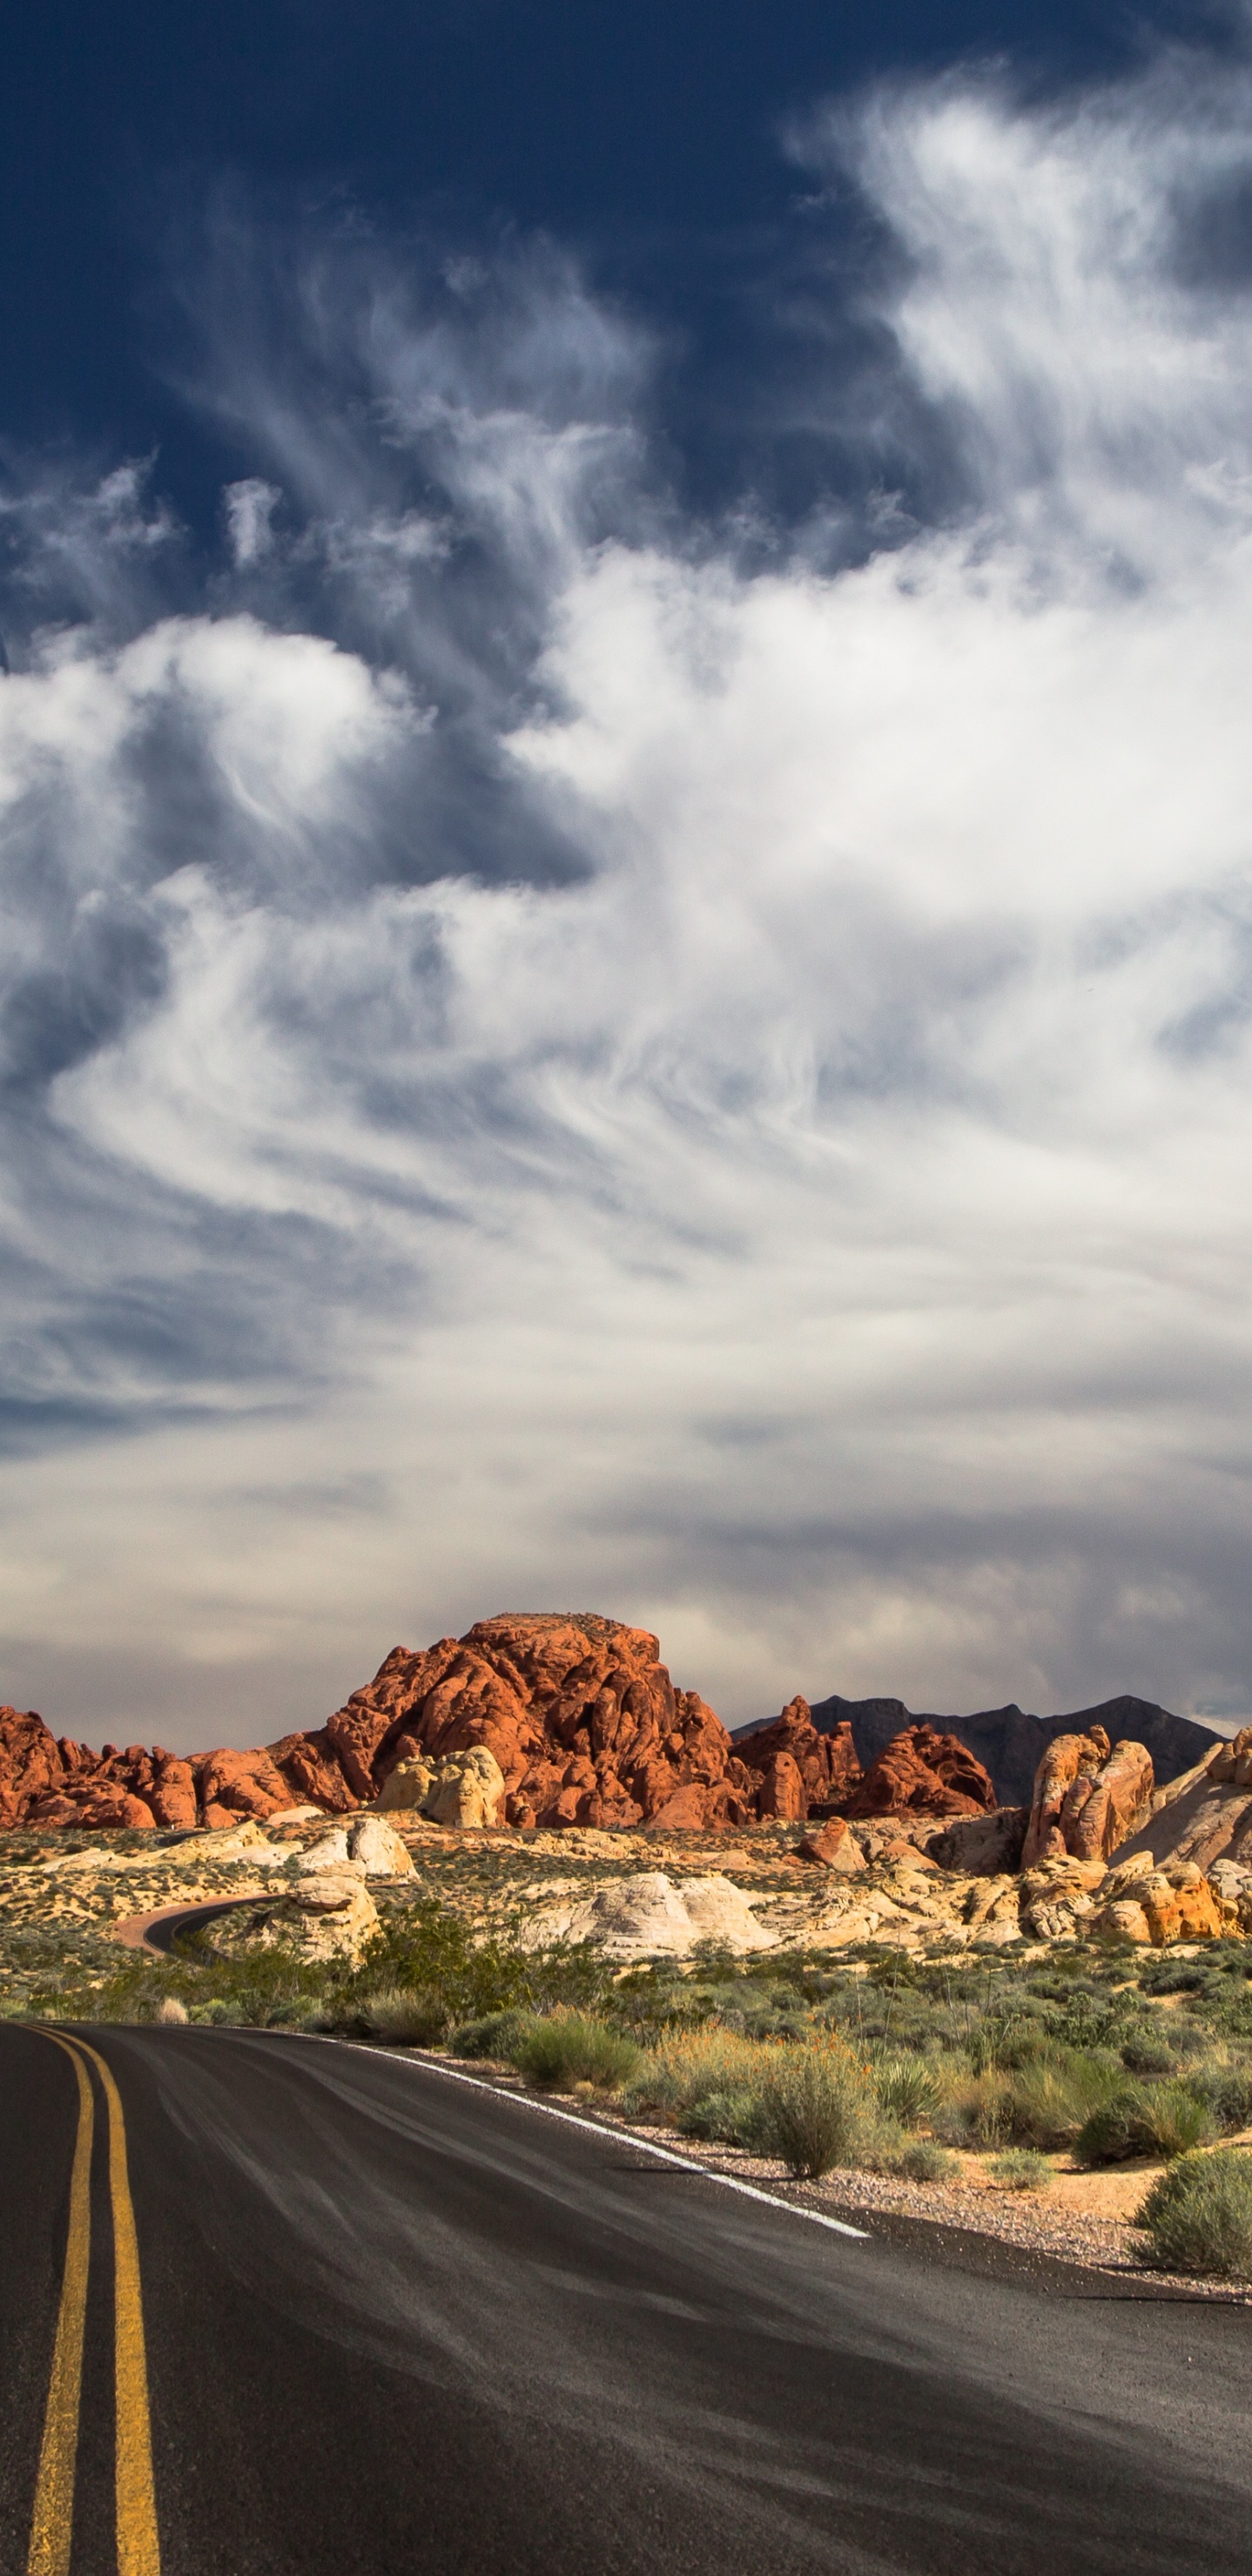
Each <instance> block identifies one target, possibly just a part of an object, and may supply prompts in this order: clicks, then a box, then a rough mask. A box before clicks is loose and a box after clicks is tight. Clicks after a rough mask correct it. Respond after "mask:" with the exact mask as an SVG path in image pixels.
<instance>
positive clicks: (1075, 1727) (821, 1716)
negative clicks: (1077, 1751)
mask: <svg viewBox="0 0 1252 2576" xmlns="http://www.w3.org/2000/svg"><path fill="white" fill-rule="evenodd" d="M845 1719H846V1720H847V1722H848V1724H849V1725H850V1726H851V1729H852V1741H853V1743H854V1745H855V1746H856V1752H857V1760H858V1761H859V1762H860V1764H861V1766H862V1769H863V1770H868V1769H869V1766H870V1763H871V1762H876V1761H877V1759H878V1756H879V1754H880V1753H882V1752H883V1751H885V1749H886V1747H887V1745H888V1744H890V1742H891V1740H892V1737H893V1736H896V1735H901V1734H903V1732H904V1729H905V1727H906V1726H933V1727H936V1728H937V1729H938V1730H939V1732H940V1734H942V1735H956V1736H959V1738H960V1740H961V1743H962V1744H965V1745H967V1746H968V1747H969V1750H970V1752H971V1753H974V1754H976V1755H977V1757H978V1760H979V1761H980V1762H982V1763H984V1764H985V1766H986V1768H987V1770H988V1771H989V1772H990V1773H991V1777H992V1779H993V1781H994V1782H995V1792H996V1796H997V1798H998V1799H999V1800H1000V1803H1001V1805H1002V1806H1005V1807H1025V1806H1028V1805H1029V1803H1030V1795H1031V1790H1032V1788H1033V1787H1034V1778H1035V1772H1036V1770H1037V1768H1038V1765H1039V1760H1040V1756H1041V1755H1042V1753H1043V1752H1044V1749H1045V1747H1046V1746H1047V1745H1049V1744H1050V1743H1051V1742H1052V1739H1053V1737H1054V1736H1056V1735H1086V1734H1087V1733H1088V1732H1089V1731H1090V1729H1091V1728H1092V1727H1093V1726H1102V1727H1103V1728H1104V1731H1105V1733H1106V1735H1107V1736H1108V1739H1109V1742H1110V1744H1120V1743H1121V1742H1122V1741H1123V1739H1124V1738H1125V1737H1126V1736H1130V1737H1132V1738H1133V1739H1134V1742H1135V1743H1136V1744H1146V1746H1147V1748H1148V1751H1149V1753H1150V1754H1151V1756H1152V1767H1153V1769H1154V1771H1155V1773H1156V1777H1157V1780H1158V1781H1163V1780H1176V1779H1177V1777H1178V1775H1179V1773H1180V1772H1181V1771H1190V1770H1191V1769H1192V1767H1193V1765H1194V1764H1195V1763H1197V1762H1200V1761H1202V1760H1203V1758H1204V1755H1205V1754H1206V1753H1208V1752H1210V1751H1211V1750H1212V1747H1213V1746H1214V1744H1216V1743H1217V1742H1218V1740H1219V1739H1218V1737H1217V1736H1216V1735H1215V1734H1214V1733H1213V1730H1212V1728H1211V1727H1207V1726H1204V1725H1202V1724H1201V1722H1200V1721H1199V1719H1197V1718H1193V1717H1175V1716H1174V1715H1173V1714H1172V1712H1171V1711H1170V1710H1169V1709H1167V1708H1157V1706H1156V1705H1155V1703H1154V1702H1153V1701H1152V1700H1150V1699H1135V1698H1133V1697H1132V1696H1131V1694H1130V1693H1129V1692H1126V1693H1123V1695H1122V1697H1121V1698H1120V1699H1106V1700H1104V1701H1102V1702H1101V1705H1100V1706H1099V1708H1078V1709H1073V1710H1071V1712H1070V1714H1069V1715H1068V1716H1066V1717H1029V1716H1027V1714H1026V1712H1025V1710H1024V1709H1020V1708H1018V1706H1017V1704H1016V1701H1010V1703H1009V1705H1008V1707H1007V1708H982V1709H979V1710H978V1711H977V1712H976V1713H975V1715H974V1716H973V1717H938V1716H935V1715H934V1714H933V1713H932V1712H930V1711H926V1712H925V1713H922V1712H919V1711H915V1710H912V1709H908V1708H906V1707H905V1705H904V1702H903V1700H901V1699H841V1698H840V1697H839V1694H838V1692H837V1691H836V1692H833V1693H832V1695H831V1697H830V1698H829V1699H821V1700H817V1701H815V1703H814V1706H813V1724H814V1726H815V1727H816V1728H817V1729H818V1731H819V1733H820V1734H822V1735H829V1734H831V1733H832V1732H833V1730H834V1728H835V1727H837V1726H841V1725H842V1724H843V1723H844V1721H845ZM771 1723H772V1721H771V1720H770V1719H769V1718H764V1717H763V1718H756V1719H754V1720H753V1722H752V1724H751V1725H750V1726H739V1727H736V1729H735V1737H736V1741H738V1740H740V1739H741V1738H742V1737H743V1736H745V1735H755V1734H756V1733H757V1732H758V1730H759V1728H760V1727H762V1726H768V1725H770V1724H771Z"/></svg>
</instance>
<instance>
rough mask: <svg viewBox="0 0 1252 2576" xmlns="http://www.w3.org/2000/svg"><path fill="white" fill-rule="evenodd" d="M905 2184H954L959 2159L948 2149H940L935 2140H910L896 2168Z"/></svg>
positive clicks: (956, 2177) (958, 2172)
mask: <svg viewBox="0 0 1252 2576" xmlns="http://www.w3.org/2000/svg"><path fill="white" fill-rule="evenodd" d="M896 2171H897V2173H899V2174H902V2175H903V2177H904V2180H905V2181H906V2182H955V2181H957V2179H958V2177H959V2175H960V2171H961V2165H960V2159H959V2157H957V2156H954V2155H953V2154H952V2151H951V2149H950V2148H949V2147H941V2146H940V2144H939V2141H938V2139H937V2138H910V2140H909V2142H908V2145H907V2146H906V2147H905V2149H904V2152H903V2154H902V2155H901V2157H900V2160H899V2163H898V2164H897V2166H896Z"/></svg>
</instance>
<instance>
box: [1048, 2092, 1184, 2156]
mask: <svg viewBox="0 0 1252 2576" xmlns="http://www.w3.org/2000/svg"><path fill="white" fill-rule="evenodd" d="M1212 2134H1213V2124H1212V2119H1211V2115H1210V2113H1209V2110H1208V2107H1207V2105H1206V2104H1205V2103H1203V2102H1201V2101H1198V2100H1197V2098H1196V2096H1195V2094H1194V2093H1191V2092H1189V2091H1188V2089H1187V2087H1186V2086H1185V2085H1183V2084H1123V2085H1120V2086H1119V2087H1118V2089H1117V2091H1116V2092H1115V2093H1112V2094H1110V2096H1109V2098H1108V2100H1107V2101H1106V2102H1102V2103H1101V2104H1100V2105H1099V2106H1098V2107H1097V2109H1096V2110H1094V2111H1093V2112H1092V2114H1091V2117H1090V2119H1089V2120H1087V2121H1085V2122H1084V2124H1083V2127H1082V2128H1081V2130H1080V2131H1079V2134H1078V2137H1077V2139H1076V2140H1075V2146H1074V2152H1075V2154H1076V2155H1078V2156H1079V2157H1080V2158H1081V2160H1082V2162H1083V2163H1084V2164H1089V2165H1116V2164H1125V2163H1126V2162H1127V2161H1128V2160H1129V2158H1130V2157H1132V2156H1152V2155H1160V2156H1181V2155H1185V2154H1186V2153H1187V2151H1188V2149H1189V2148H1192V2147H1198V2146H1200V2145H1202V2144H1203V2142H1204V2140H1205V2138H1206V2137H1211V2136H1212Z"/></svg>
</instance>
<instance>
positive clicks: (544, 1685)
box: [326, 1612, 757, 1829]
mask: <svg viewBox="0 0 1252 2576" xmlns="http://www.w3.org/2000/svg"><path fill="white" fill-rule="evenodd" d="M326 1734H327V1736H328V1738H329V1740H330V1743H331V1744H332V1746H333V1747H334V1751H335V1753H336V1755H337V1756H338V1759H339V1762H340V1765H341V1767H342V1770H343V1772H344V1774H345V1777H346V1778H347V1780H348V1782H349V1784H350V1786H351V1787H352V1788H353V1789H354V1790H355V1791H356V1794H357V1795H358V1796H359V1797H373V1796H375V1795H376V1794H377V1791H378V1789H379V1788H380V1787H381V1785H382V1783H383V1781H384V1780H385V1779H386V1778H387V1776H388V1773H389V1772H390V1771H391V1770H392V1769H393V1768H394V1767H395V1765H396V1763H397V1762H400V1761H403V1760H404V1759H405V1757H406V1756H407V1755H411V1754H413V1753H425V1754H426V1755H428V1756H429V1757H432V1758H434V1759H436V1760H437V1759H439V1758H440V1757H442V1756H443V1755H445V1754H449V1753H464V1752H468V1751H469V1749H470V1747H471V1746H472V1745H475V1744H484V1745H486V1746H487V1748H488V1750H489V1751H490V1752H491V1753H493V1754H494V1755H495V1758H496V1760H497V1762H498V1763H499V1765H500V1769H501V1771H502V1772H503V1774H504V1782H505V1792H506V1808H505V1813H506V1815H507V1818H508V1821H509V1823H510V1824H513V1825H529V1824H539V1825H601V1826H603V1825H639V1824H655V1825H661V1826H672V1827H674V1828H676V1829H677V1828H688V1829H692V1828H697V1827H708V1826H718V1825H742V1824H746V1823H747V1822H748V1821H749V1820H750V1819H751V1818H752V1817H753V1816H754V1815H755V1813H756V1789H757V1783H756V1781H755V1779H754V1778H753V1776H752V1774H751V1773H750V1772H749V1771H748V1770H747V1769H746V1768H745V1766H744V1764H743V1763H742V1762H741V1761H740V1760H739V1759H738V1758H737V1755H736V1753H735V1750H734V1747H733V1745H732V1743H731V1740H730V1737H729V1735H728V1734H727V1732H726V1729H725V1727H724V1726H723V1724H722V1721H721V1719H720V1718H719V1717H718V1716H716V1715H715V1713H714V1711H713V1710H712V1709H711V1708H709V1707H707V1706H706V1704H705V1702H704V1701H703V1700H702V1699H701V1698H700V1697H699V1694H698V1693H697V1692H695V1691H682V1690H675V1688H674V1685H673V1683H672V1682H671V1680H670V1677H669V1674H668V1672H667V1670H666V1668H665V1666H664V1664H663V1663H662V1662H661V1660H660V1647H659V1645H658V1643H657V1640H656V1638H655V1637H653V1636H650V1635H649V1633H648V1631H647V1630H646V1629H644V1628H628V1627H626V1626H624V1625H623V1624H622V1623H621V1622H620V1621H619V1620H616V1619H603V1618H600V1617H599V1616H598V1615H596V1614H595V1613H592V1612H587V1613H582V1612H579V1613H575V1614H570V1615H568V1616H567V1615H565V1614H562V1613H526V1614H518V1615H515V1616H507V1615H506V1616H502V1617H500V1618H496V1619H480V1620H479V1621H478V1623H477V1625H476V1626H475V1627H473V1628H471V1629H470V1630H469V1631H468V1633H467V1634H466V1635H465V1636H464V1637H442V1638H440V1640H439V1642H438V1644H437V1645H434V1646H430V1647H428V1648H427V1649H426V1652H425V1653H424V1654H416V1655H414V1654H408V1653H406V1652H405V1650H404V1648H403V1647H397V1648H396V1650H395V1652H394V1653H393V1654H390V1655H389V1656H388V1657H387V1660H386V1662H385V1663H384V1664H383V1665H382V1667H381V1669H380V1671H379V1672H378V1673H377V1674H376V1675H375V1678H374V1680H373V1681H372V1682H371V1683H370V1684H369V1686H368V1688H367V1689H365V1690H359V1691H354V1692H353V1694H352V1697H351V1699H350V1700H349V1701H348V1703H347V1705H346V1707H344V1708H341V1709H338V1710H336V1712H335V1715H334V1716H333V1717H332V1718H330V1719H329V1720H328V1721H327V1726H326Z"/></svg>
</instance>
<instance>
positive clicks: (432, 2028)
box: [357, 1986, 448, 2048]
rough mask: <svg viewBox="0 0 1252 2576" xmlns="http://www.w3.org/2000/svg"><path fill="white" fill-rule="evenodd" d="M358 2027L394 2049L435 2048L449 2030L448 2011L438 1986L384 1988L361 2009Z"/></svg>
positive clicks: (369, 2036)
mask: <svg viewBox="0 0 1252 2576" xmlns="http://www.w3.org/2000/svg"><path fill="white" fill-rule="evenodd" d="M357 2027H358V2029H359V2030H360V2031H361V2032H362V2034H363V2036H364V2037H365V2038H367V2039H381V2040H387V2041H390V2042H391V2044H392V2046H393V2047H395V2046H403V2045H405V2044H407V2045H408V2046H410V2047H412V2048H433V2047H434V2045H435V2042H436V2041H437V2040H440V2039H442V2037H443V2035H444V2032H445V2031H446V2029H447V2027H448V2008H447V2005H446V2004H445V2002H444V1999H443V1996H442V1995H441V1993H440V1992H439V1989H438V1987H437V1986H381V1987H380V1988H379V1990H378V1992H377V1993H376V1994H372V1995H366V1996H365V1997H364V1998H363V2000H362V2002H361V2003H360V2004H359V2005H358V2007H357Z"/></svg>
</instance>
